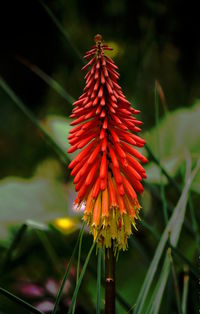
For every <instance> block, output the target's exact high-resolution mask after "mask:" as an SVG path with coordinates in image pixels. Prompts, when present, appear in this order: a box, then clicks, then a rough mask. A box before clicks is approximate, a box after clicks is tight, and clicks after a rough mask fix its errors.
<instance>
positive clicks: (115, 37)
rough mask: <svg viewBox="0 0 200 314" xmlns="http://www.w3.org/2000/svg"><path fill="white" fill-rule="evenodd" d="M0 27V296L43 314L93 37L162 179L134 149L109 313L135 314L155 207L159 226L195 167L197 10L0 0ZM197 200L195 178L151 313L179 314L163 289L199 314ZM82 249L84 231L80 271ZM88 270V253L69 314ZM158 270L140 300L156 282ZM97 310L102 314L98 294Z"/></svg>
mask: <svg viewBox="0 0 200 314" xmlns="http://www.w3.org/2000/svg"><path fill="white" fill-rule="evenodd" d="M0 23H1V27H0V32H1V37H0V38H1V49H0V75H1V77H2V79H3V81H1V86H0V151H1V154H0V165H1V166H0V169H1V171H0V180H1V181H0V266H1V276H0V286H1V287H4V288H6V289H7V290H9V291H11V292H12V293H14V294H16V295H18V296H20V297H21V298H23V299H24V300H26V301H28V302H30V303H31V304H33V305H35V306H37V307H38V308H39V309H40V310H41V311H43V312H45V313H51V311H52V306H53V304H54V302H55V296H56V293H57V289H58V287H59V285H60V281H61V279H62V276H63V274H64V270H65V269H66V265H67V263H68V261H69V259H70V256H71V254H72V251H73V248H74V245H75V242H76V239H77V235H78V231H79V229H80V226H81V215H80V213H77V212H75V211H74V210H73V206H72V204H73V199H74V190H73V186H72V184H71V180H70V176H69V171H68V169H67V163H68V162H69V160H70V158H72V157H71V156H69V155H66V156H65V160H66V161H65V162H64V163H63V162H62V160H63V158H64V157H63V156H64V155H63V152H67V148H68V143H67V136H68V131H69V118H68V117H69V115H70V112H71V110H72V105H71V103H72V101H73V98H74V99H76V98H78V97H79V96H80V94H81V91H82V89H83V87H84V81H83V77H84V75H83V73H82V72H81V71H80V69H81V67H82V65H83V60H82V56H83V54H84V52H85V51H87V50H89V49H90V47H91V46H92V45H93V37H94V35H95V34H96V33H101V34H102V36H103V38H104V40H105V42H107V43H109V44H110V45H111V46H112V47H113V48H114V51H113V52H111V53H110V56H111V57H112V58H113V59H114V61H115V62H116V64H117V65H118V66H119V71H120V75H121V76H120V85H121V86H122V88H123V90H124V93H125V95H126V96H127V98H128V99H129V100H130V101H131V102H132V104H133V105H134V106H135V107H136V108H137V109H140V110H141V115H140V117H141V119H142V121H143V122H144V125H143V136H144V138H145V139H146V140H147V143H148V147H149V148H150V149H151V151H152V152H153V154H154V155H155V156H156V158H157V159H158V163H159V162H160V163H161V164H162V165H163V167H164V168H165V169H166V170H167V172H168V173H169V175H170V177H171V180H172V181H169V180H167V179H166V177H165V176H161V172H160V170H159V167H158V165H156V163H155V160H154V158H153V157H152V156H151V154H149V152H147V151H145V150H144V152H145V154H146V156H148V157H149V159H150V163H149V164H148V165H147V166H146V169H147V175H148V179H147V180H146V185H145V192H144V195H143V196H142V199H141V202H142V207H143V209H142V221H141V222H139V223H138V232H135V233H134V236H133V237H132V239H131V240H130V243H129V251H128V252H126V253H122V254H121V255H120V257H119V259H118V262H117V285H118V289H119V291H120V293H121V295H120V297H121V298H122V299H121V302H120V301H119V300H118V301H117V310H118V313H126V312H127V311H128V308H129V305H130V306H133V308H134V304H135V302H136V300H137V296H138V294H139V291H140V288H141V285H142V283H143V281H144V278H145V274H146V272H147V270H148V267H149V265H150V262H151V260H152V258H153V256H154V253H155V249H156V247H157V245H158V240H159V238H160V235H161V234H162V232H163V230H164V227H165V224H166V221H165V219H164V214H163V207H164V208H165V207H167V215H168V217H170V215H171V213H172V212H173V210H174V208H175V207H176V204H177V202H178V200H179V197H180V195H181V192H182V191H183V189H184V186H185V181H184V178H185V170H186V163H188V160H190V159H191V161H192V166H195V164H196V161H197V160H198V158H199V156H200V154H199V151H200V123H199V121H200V100H199V99H200V76H199V72H200V39H199V31H200V22H199V12H198V9H197V4H196V1H193V0H192V1H190V2H189V3H188V2H186V1H180V0H175V1H172V0H170V1H169V0H168V1H153V0H146V1H145V0H144V1H131V0H126V1H121V0H107V1H103V0H101V1H91V0H85V1H80V0H76V1H73V0H68V1H64V0H56V1H55V0H52V1H43V2H42V1H41V2H40V1H37V0H35V1H33V0H29V1H17V2H15V1H11V0H7V1H5V2H4V3H3V2H2V3H1V4H0ZM2 82H4V83H2ZM5 82H6V83H5ZM5 84H7V85H5ZM155 87H156V88H155ZM155 89H156V92H155ZM13 93H14V94H13ZM155 94H156V95H155ZM15 96H17V97H18V98H17V99H16V97H15ZM155 96H156V97H157V99H158V101H157V102H155V98H156V97H155ZM19 103H20V104H21V107H22V103H23V105H25V106H26V108H28V110H30V112H31V117H29V118H28V117H27V115H26V114H24V112H23V110H20V108H19ZM17 104H18V105H17ZM23 108H24V107H23ZM21 109H22V108H21ZM30 112H29V113H30ZM33 117H36V118H37V121H38V122H39V123H41V126H42V128H44V130H45V131H46V132H48V134H49V135H50V136H51V137H52V138H53V140H54V141H55V142H56V143H57V147H55V145H54V144H52V143H50V144H51V145H49V143H48V141H46V140H45V136H44V134H43V132H42V130H41V129H39V128H38V127H37V126H36V124H34V123H32V122H33V121H31V119H30V118H32V119H33ZM174 181H175V182H176V185H178V188H176V187H175V185H174V184H173V182H174ZM199 193H200V175H199V173H198V174H197V176H196V177H195V179H194V181H193V183H192V186H191V189H190V198H189V200H190V201H189V205H188V206H187V209H186V215H185V221H184V225H183V227H182V228H181V230H182V231H181V234H180V238H179V242H178V245H177V249H178V252H179V253H181V255H182V259H181V257H180V254H179V257H177V256H178V255H177V254H178V253H177V252H176V253H177V254H175V255H173V254H172V258H171V260H172V262H171V264H170V265H171V268H170V272H169V275H168V281H167V284H166V287H165V292H164V298H163V299H162V301H161V307H160V310H159V313H182V312H180V306H179V305H180V304H179V305H178V302H177V298H176V296H175V293H174V289H175V288H174V282H175V283H177V286H178V290H176V289H175V291H178V293H179V294H180V302H181V303H182V295H183V291H186V292H187V293H186V300H187V302H186V310H187V311H186V313H194V312H198V311H199V303H200V302H199V301H200V300H199V292H198V291H199V285H198V280H197V276H195V275H194V272H192V271H191V268H192V267H194V268H195V267H196V268H195V269H197V268H198V267H199V265H198V256H199V255H198V254H199V243H200V242H199V228H198V225H199V221H200V215H199V201H200V199H199ZM166 204H167V205H166ZM23 224H25V225H23ZM21 226H24V227H22V228H21ZM13 240H14V242H13ZM91 243H92V238H91V236H90V235H88V234H87V230H86V231H85V234H84V238H83V248H82V262H84V259H85V256H86V255H87V252H88V249H89V247H90V246H91ZM170 256H171V255H170ZM183 257H185V258H186V260H185V261H184V258H183ZM188 261H189V262H190V263H191V265H189V264H188ZM161 262H162V261H161ZM96 263H97V257H96V255H95V254H93V256H92V258H91V262H90V265H89V268H88V270H87V272H86V276H85V279H84V281H83V284H82V286H81V289H80V292H79V297H78V301H77V313H94V312H95V306H96ZM192 265H193V266H192ZM161 266H162V263H161V264H159V267H158V269H157V271H156V274H155V280H154V282H153V284H152V288H151V291H150V293H151V292H152V291H153V288H154V287H155V285H156V282H157V281H158V279H159V278H160V276H161V273H160V271H161ZM187 276H189V283H188V285H187V286H186V285H185V284H184V282H185V281H184V280H186V279H185V278H188V277H187ZM75 278H76V262H75V263H74V264H73V267H72V269H71V272H70V277H69V278H68V281H67V284H66V287H65V292H64V297H63V299H62V302H61V305H60V309H59V311H60V313H64V312H65V311H66V310H65V309H66V308H68V306H69V304H70V300H71V297H72V293H73V290H74V287H75ZM148 300H150V296H149V299H148ZM148 300H147V303H148V302H149V301H148ZM184 300H185V299H184ZM101 301H102V302H101V307H102V309H103V290H102V300H101ZM123 303H124V304H123ZM181 306H182V305H181ZM13 309H15V312H16V313H28V310H26V309H23V308H22V307H20V306H19V305H16V304H15V303H13V302H12V301H10V300H9V299H8V298H5V297H3V296H2V297H1V296H0V313H13ZM147 313H148V312H147Z"/></svg>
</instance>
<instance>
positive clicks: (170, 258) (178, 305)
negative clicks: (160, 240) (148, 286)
mask: <svg viewBox="0 0 200 314" xmlns="http://www.w3.org/2000/svg"><path fill="white" fill-rule="evenodd" d="M167 253H168V255H169V260H170V263H171V270H172V276H173V280H174V288H175V294H176V302H177V308H178V313H179V314H181V301H180V292H179V286H178V280H177V276H176V270H175V266H174V261H173V258H172V254H171V248H169V249H168V250H167Z"/></svg>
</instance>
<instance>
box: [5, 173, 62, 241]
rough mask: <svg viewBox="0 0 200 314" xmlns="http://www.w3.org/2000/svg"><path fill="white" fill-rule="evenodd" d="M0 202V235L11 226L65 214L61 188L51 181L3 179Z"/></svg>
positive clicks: (50, 218)
mask: <svg viewBox="0 0 200 314" xmlns="http://www.w3.org/2000/svg"><path fill="white" fill-rule="evenodd" d="M0 200H1V203H0V226H1V236H2V235H3V234H2V233H3V231H5V230H6V229H7V226H9V225H11V224H17V223H24V222H26V221H27V220H28V221H30V220H36V221H40V223H42V222H49V221H51V220H54V219H55V218H58V217H63V216H66V215H67V196H66V193H65V188H64V186H63V185H62V184H61V183H59V182H57V181H53V180H47V179H42V178H35V177H34V178H31V179H22V178H15V177H7V178H5V179H3V180H1V181H0ZM5 234H6V232H5Z"/></svg>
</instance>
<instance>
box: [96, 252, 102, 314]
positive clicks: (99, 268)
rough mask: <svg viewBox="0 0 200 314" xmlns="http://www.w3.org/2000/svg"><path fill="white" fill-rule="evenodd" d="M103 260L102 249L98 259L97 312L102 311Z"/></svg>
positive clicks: (98, 313) (97, 313)
mask: <svg viewBox="0 0 200 314" xmlns="http://www.w3.org/2000/svg"><path fill="white" fill-rule="evenodd" d="M101 260H102V250H101V249H99V251H98V260H97V309H96V314H100V312H101Z"/></svg>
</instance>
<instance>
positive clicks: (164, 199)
mask: <svg viewBox="0 0 200 314" xmlns="http://www.w3.org/2000/svg"><path fill="white" fill-rule="evenodd" d="M155 120H156V121H155V122H156V141H157V156H158V162H159V168H160V190H161V200H162V208H163V215H164V219H165V225H166V224H167V223H168V213H167V204H166V198H165V189H164V185H163V174H162V170H161V167H160V164H161V161H160V139H159V131H158V126H159V100H158V83H157V81H156V82H155Z"/></svg>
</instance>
